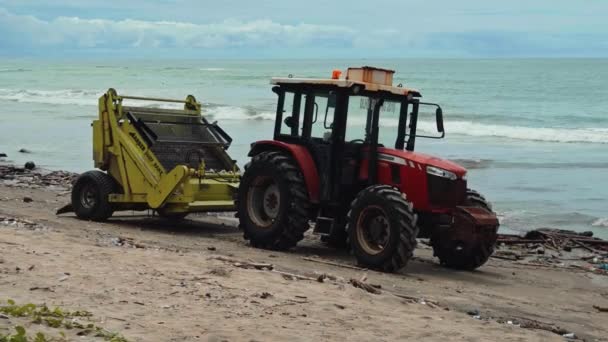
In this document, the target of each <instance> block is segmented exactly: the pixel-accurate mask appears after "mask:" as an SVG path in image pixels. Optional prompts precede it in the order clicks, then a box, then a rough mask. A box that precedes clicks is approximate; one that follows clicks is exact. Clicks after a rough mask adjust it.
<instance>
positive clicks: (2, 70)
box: [0, 68, 32, 72]
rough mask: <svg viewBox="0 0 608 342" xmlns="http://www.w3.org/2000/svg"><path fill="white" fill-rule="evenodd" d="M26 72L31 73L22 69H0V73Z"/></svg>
mask: <svg viewBox="0 0 608 342" xmlns="http://www.w3.org/2000/svg"><path fill="white" fill-rule="evenodd" d="M28 71H32V69H23V68H17V69H0V72H28Z"/></svg>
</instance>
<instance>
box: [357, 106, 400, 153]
mask: <svg viewBox="0 0 608 342" xmlns="http://www.w3.org/2000/svg"><path fill="white" fill-rule="evenodd" d="M378 100H379V98H376V97H371V96H350V98H349V101H348V121H347V125H348V127H347V129H346V140H347V141H357V140H364V141H367V140H369V139H370V136H371V120H372V113H373V110H374V107H375V105H376V102H377V101H378ZM400 112H401V102H397V101H390V100H384V103H383V104H382V107H380V116H379V122H378V126H379V134H378V144H381V145H384V146H391V147H392V146H393V145H394V144H395V140H396V139H397V133H398V130H397V127H398V126H399V113H400ZM362 133H363V135H362Z"/></svg>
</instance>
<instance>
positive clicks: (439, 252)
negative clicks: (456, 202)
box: [431, 189, 496, 271]
mask: <svg viewBox="0 0 608 342" xmlns="http://www.w3.org/2000/svg"><path fill="white" fill-rule="evenodd" d="M464 205H465V206H471V207H479V208H483V209H486V210H488V211H490V212H492V204H490V203H489V202H488V201H487V200H486V199H485V197H484V196H482V195H481V194H480V193H478V192H477V191H475V190H471V189H467V198H466V200H465V203H464ZM442 238H445V237H442V236H440V235H438V236H434V237H433V238H431V245H432V246H433V253H434V254H435V256H436V257H438V258H439V262H440V263H441V265H443V266H445V267H448V268H453V269H457V270H465V271H472V270H474V269H477V268H479V267H481V266H482V265H483V264H485V263H486V262H487V261H488V260H489V259H490V257H491V256H492V253H494V248H495V247H496V239H494V240H493V241H485V240H480V241H477V243H476V244H475V245H474V246H471V247H470V248H465V249H463V250H458V249H457V248H456V247H455V246H453V245H454V243H452V241H442Z"/></svg>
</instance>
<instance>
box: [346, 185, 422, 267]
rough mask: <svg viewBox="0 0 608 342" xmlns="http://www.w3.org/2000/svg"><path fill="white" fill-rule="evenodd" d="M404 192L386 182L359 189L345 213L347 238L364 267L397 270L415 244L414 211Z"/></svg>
mask: <svg viewBox="0 0 608 342" xmlns="http://www.w3.org/2000/svg"><path fill="white" fill-rule="evenodd" d="M412 209H413V208H412V205H411V203H409V202H407V200H406V199H405V195H404V194H402V193H401V192H400V191H399V190H397V189H395V188H393V187H391V186H388V185H374V186H370V187H368V188H366V189H364V190H362V191H361V192H360V193H359V195H358V196H357V198H355V200H354V201H353V203H352V205H351V210H350V211H349V213H348V239H349V244H350V246H351V249H352V252H353V254H354V255H355V257H356V258H357V262H358V263H359V264H360V265H361V266H364V267H368V268H371V269H376V270H380V271H384V272H396V271H398V270H400V269H402V268H403V267H405V265H406V264H407V262H408V261H409V260H410V259H411V258H412V256H413V253H414V249H415V248H416V236H417V235H418V228H417V226H416V214H415V213H414V212H413V211H412Z"/></svg>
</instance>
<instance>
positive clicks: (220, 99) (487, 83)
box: [0, 59, 608, 238]
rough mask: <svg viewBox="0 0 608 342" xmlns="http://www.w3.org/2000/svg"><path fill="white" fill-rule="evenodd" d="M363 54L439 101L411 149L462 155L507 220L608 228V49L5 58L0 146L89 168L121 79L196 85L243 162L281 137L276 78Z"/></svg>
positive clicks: (513, 227) (41, 160) (506, 228)
mask: <svg viewBox="0 0 608 342" xmlns="http://www.w3.org/2000/svg"><path fill="white" fill-rule="evenodd" d="M361 65H374V66H378V67H384V68H391V69H394V70H396V71H397V72H396V74H395V84H397V83H402V84H403V85H404V86H406V87H413V88H417V89H419V90H420V91H421V93H422V95H423V100H425V101H429V102H437V103H440V104H441V105H442V107H443V112H444V118H445V130H446V134H447V136H446V138H445V139H443V140H431V139H422V138H420V139H418V140H417V142H416V150H417V151H421V152H425V153H430V154H433V155H437V156H439V157H442V158H447V159H451V160H455V161H457V162H459V163H461V164H462V165H463V166H465V167H467V168H468V169H469V170H470V171H469V176H468V178H469V186H470V187H471V188H474V189H476V190H478V191H480V192H481V193H483V194H485V196H486V197H487V198H488V199H489V200H491V201H492V203H493V205H494V209H495V210H496V211H497V212H498V214H499V216H500V220H501V231H502V232H511V233H512V232H523V231H527V230H530V229H534V228H540V227H553V228H562V229H573V230H578V231H585V230H590V231H593V232H594V233H595V234H596V236H599V237H603V238H608V59H488V60H482V59H479V60H477V59H445V60H442V59H430V60H428V59H427V60H422V59H401V60H367V59H366V60H189V61H184V60H174V61H172V60H156V61H151V60H125V61H119V60H108V61H103V60H97V61H91V60H87V61H41V60H0V152H4V153H6V154H8V158H7V160H6V161H7V162H13V163H16V164H23V163H25V162H26V161H28V160H33V161H35V162H36V164H37V165H38V166H41V167H44V168H48V169H64V170H71V171H77V172H80V171H85V170H88V169H91V168H92V166H93V162H92V152H91V127H90V122H91V120H93V119H94V118H96V116H97V98H98V97H99V96H100V95H102V94H103V93H104V92H105V91H106V90H107V89H108V88H110V87H112V88H115V89H117V90H118V92H119V93H120V94H128V95H140V96H157V97H173V98H179V99H181V98H185V96H186V95H188V94H192V95H194V96H196V98H197V99H198V100H199V101H200V102H202V103H203V111H204V114H205V115H206V116H207V117H208V118H209V119H211V120H213V121H218V123H219V124H220V125H221V126H222V127H223V128H224V129H225V130H226V131H227V132H228V133H229V134H230V135H231V136H232V137H233V139H234V142H233V144H232V146H231V147H230V149H229V152H230V154H231V155H232V156H233V158H235V159H236V160H237V161H238V162H239V165H241V166H242V165H244V163H246V161H247V156H246V154H247V151H248V147H249V144H250V143H251V142H252V141H255V140H259V139H266V138H270V137H271V136H272V129H273V128H272V126H273V121H272V120H273V117H274V114H273V113H274V105H275V98H276V95H275V94H274V93H272V92H271V90H270V89H271V86H270V85H269V79H270V77H272V76H284V77H285V76H287V75H289V74H292V75H293V76H294V77H324V78H326V77H330V75H331V71H332V70H333V69H342V70H345V69H346V68H347V67H349V66H361ZM145 105H153V104H145ZM433 120H434V117H433V116H432V115H422V117H421V124H420V129H422V131H429V132H431V131H432V130H433V128H434V121H433ZM395 129H396V127H394V125H390V124H388V125H384V126H383V127H382V131H381V132H380V135H381V136H382V135H386V136H390V135H392V134H394V132H395ZM21 148H25V149H28V150H30V151H31V154H22V153H18V150H19V149H21Z"/></svg>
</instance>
